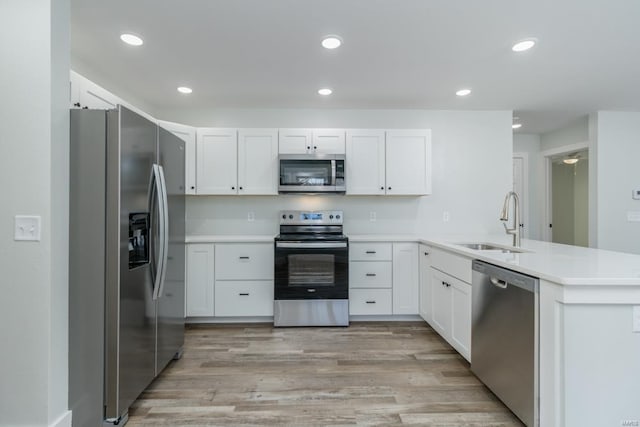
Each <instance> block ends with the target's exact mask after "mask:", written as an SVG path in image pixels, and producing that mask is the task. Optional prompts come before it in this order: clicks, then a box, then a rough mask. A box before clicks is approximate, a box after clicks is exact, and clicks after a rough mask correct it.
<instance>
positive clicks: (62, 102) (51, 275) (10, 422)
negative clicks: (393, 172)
mask: <svg viewBox="0 0 640 427" xmlns="http://www.w3.org/2000/svg"><path fill="white" fill-rule="evenodd" d="M54 4H55V6H54ZM25 29H28V32H27V33H26V34H25V32H24V30H25ZM16 35H20V36H19V37H18V36H16ZM0 57H2V63H3V65H2V67H0V84H1V85H2V94H3V102H2V103H1V104H0V124H1V125H0V141H1V143H0V182H2V183H3V185H2V187H1V189H0V192H1V200H2V203H0V224H2V226H1V227H0V272H2V273H1V275H0V280H2V286H1V288H2V298H0V313H1V314H0V316H1V321H2V328H0V342H2V347H3V351H2V352H0V378H1V380H0V425H3V426H20V425H29V426H48V425H64V423H65V422H69V418H68V415H69V414H68V412H67V288H68V283H67V282H68V281H67V259H68V255H67V247H66V245H67V223H68V213H67V205H68V199H67V192H68V178H67V173H68V161H67V157H68V148H69V134H68V132H69V131H68V127H69V125H68V124H69V113H68V109H67V108H68V69H69V1H68V0H55V1H54V0H32V1H28V2H25V1H22V0H5V1H3V2H2V13H0ZM19 214H27V215H40V216H41V217H42V237H41V241H40V242H15V241H14V240H13V218H14V216H15V215H19ZM65 417H66V418H65Z"/></svg>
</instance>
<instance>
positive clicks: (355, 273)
mask: <svg viewBox="0 0 640 427" xmlns="http://www.w3.org/2000/svg"><path fill="white" fill-rule="evenodd" d="M349 287H350V288H391V261H354V262H351V263H349Z"/></svg>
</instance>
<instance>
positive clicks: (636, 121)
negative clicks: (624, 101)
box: [593, 111, 640, 253]
mask: <svg viewBox="0 0 640 427" xmlns="http://www.w3.org/2000/svg"><path fill="white" fill-rule="evenodd" d="M593 117H594V119H595V120H597V126H596V127H595V128H596V132H597V137H596V145H597V153H598V157H597V176H598V181H597V197H598V204H597V234H598V247H600V248H602V249H611V250H619V251H624V252H631V253H640V222H629V221H627V213H628V212H640V200H633V199H632V198H631V191H632V190H633V189H640V166H639V162H638V159H640V112H611V111H599V112H598V113H597V115H594V116H593Z"/></svg>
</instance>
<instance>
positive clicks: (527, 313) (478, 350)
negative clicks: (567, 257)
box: [471, 260, 539, 426]
mask: <svg viewBox="0 0 640 427" xmlns="http://www.w3.org/2000/svg"><path fill="white" fill-rule="evenodd" d="M472 268H473V276H472V277H473V281H472V282H473V283H472V328H471V349H472V351H473V352H472V355H471V371H473V373H474V374H475V375H476V376H477V377H478V378H479V379H480V380H481V381H482V382H483V383H484V384H485V385H486V386H487V387H489V388H490V389H491V391H492V392H493V393H494V394H495V395H496V396H498V398H499V399H500V400H502V401H503V402H504V404H505V405H507V407H508V408H509V409H511V411H513V413H514V414H516V416H517V417H518V418H520V420H522V422H524V423H525V424H526V425H527V426H537V425H539V403H538V402H539V398H538V396H539V394H538V378H539V365H538V341H539V339H538V312H539V310H538V304H539V292H538V289H539V280H538V279H537V278H535V277H531V276H527V275H525V274H521V273H518V272H515V271H511V270H507V269H505V268H501V267H497V266H495V265H492V264H487V263H485V262H482V261H478V260H474V261H473V267H472Z"/></svg>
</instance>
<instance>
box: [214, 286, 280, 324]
mask: <svg viewBox="0 0 640 427" xmlns="http://www.w3.org/2000/svg"><path fill="white" fill-rule="evenodd" d="M215 313H216V316H273V280H258V281H226V280H217V281H216V285H215Z"/></svg>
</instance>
